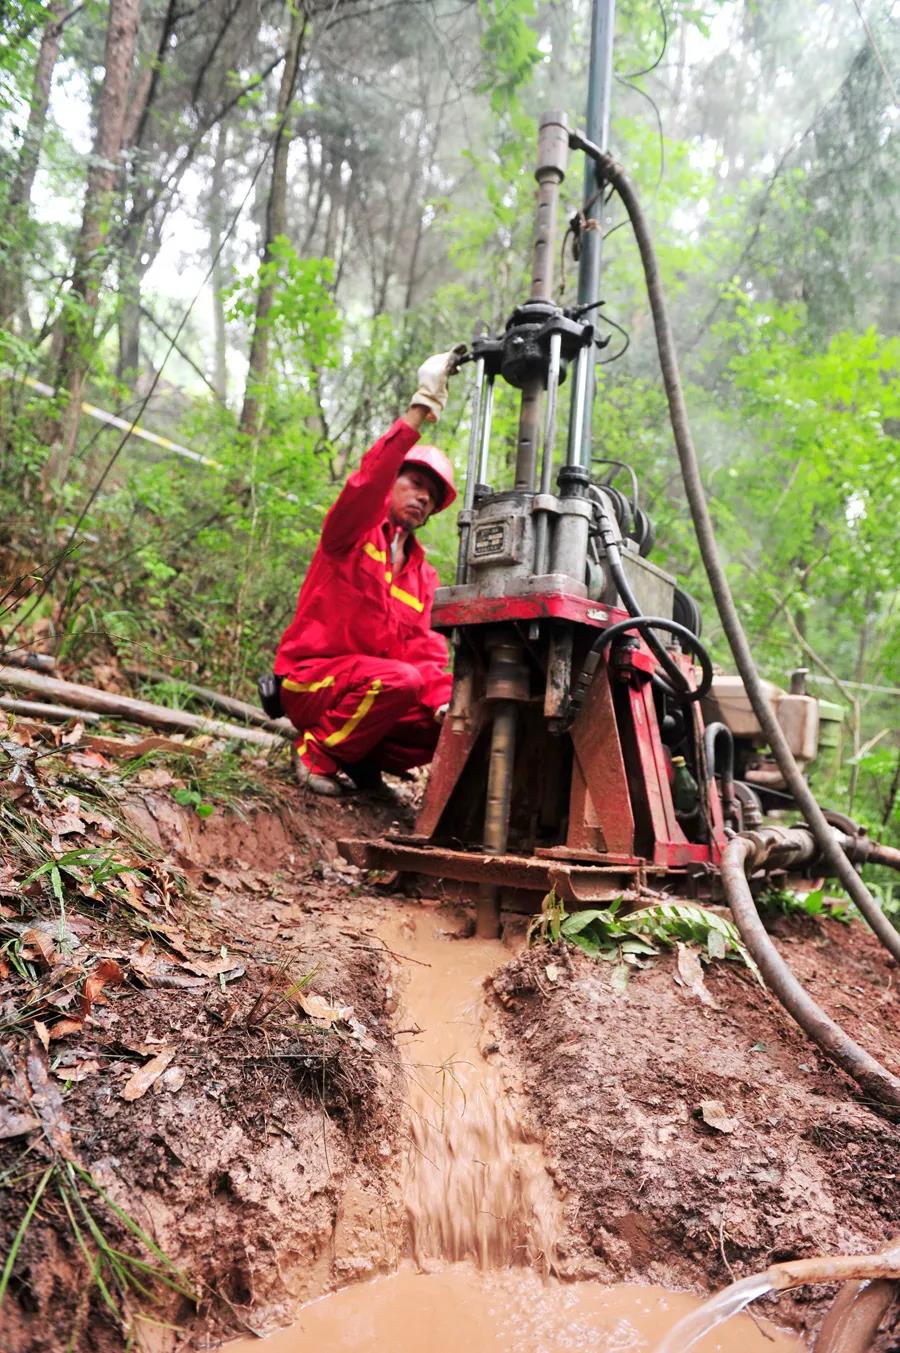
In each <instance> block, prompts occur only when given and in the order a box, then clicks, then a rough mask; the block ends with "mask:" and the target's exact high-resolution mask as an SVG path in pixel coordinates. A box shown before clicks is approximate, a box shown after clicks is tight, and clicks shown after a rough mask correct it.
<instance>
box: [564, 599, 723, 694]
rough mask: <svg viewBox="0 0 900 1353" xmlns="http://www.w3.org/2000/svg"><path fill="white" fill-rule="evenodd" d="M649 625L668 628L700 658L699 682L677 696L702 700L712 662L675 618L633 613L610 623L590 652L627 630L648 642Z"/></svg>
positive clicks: (695, 639) (705, 692)
mask: <svg viewBox="0 0 900 1353" xmlns="http://www.w3.org/2000/svg"><path fill="white" fill-rule="evenodd" d="M651 627H652V628H655V629H661V630H663V629H665V630H668V631H669V633H670V634H674V635H675V636H676V637H677V638H679V639H683V640H684V641H685V644H686V646H687V647H688V648H689V649H690V650H691V651H692V652H693V653H694V655H695V656H696V657H697V658H699V659H700V671H701V676H700V684H699V685H698V686H697V688H696V689H695V690H692V691H688V692H687V694H686V695H685V696H683V697H679V698H683V699H685V700H702V699H703V696H704V695H706V694H707V692H708V691H709V688H710V687H711V686H712V681H713V669H712V662H711V661H710V657H709V654H708V653H707V651H706V649H705V648H704V647H703V645H702V644H701V642H700V640H699V639H698V638H697V636H696V634H692V633H691V631H690V630H689V629H688V628H687V627H686V626H685V625H679V623H678V621H677V620H666V619H665V617H664V616H659V615H633V616H632V617H631V619H630V620H619V621H617V623H616V624H615V625H610V627H609V629H606V630H603V632H602V633H601V634H600V635H599V637H598V638H596V639H595V640H594V642H593V644H592V645H591V652H592V653H602V652H603V650H604V648H606V646H607V644H611V643H612V642H613V640H614V639H618V638H620V637H621V636H622V635H623V634H626V633H627V632H628V631H629V630H640V631H641V633H642V634H643V636H644V638H645V639H646V640H647V642H648V643H649V642H650V636H649V634H648V630H650V629H651ZM651 647H652V645H651ZM678 670H679V671H680V670H681V669H680V668H679V669H678ZM682 676H683V673H682Z"/></svg>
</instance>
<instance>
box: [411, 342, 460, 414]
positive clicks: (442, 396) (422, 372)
mask: <svg viewBox="0 0 900 1353" xmlns="http://www.w3.org/2000/svg"><path fill="white" fill-rule="evenodd" d="M465 351H466V345H465V343H457V345H456V347H455V348H451V349H450V351H449V352H436V353H435V354H434V356H433V357H429V358H428V360H427V362H423V363H422V365H421V366H420V367H419V372H418V375H417V377H416V379H417V380H418V382H419V388H418V390H417V391H416V393H415V394H414V395H413V397H412V399H411V400H410V401H409V402H410V404H424V405H425V408H426V409H427V410H428V416H427V418H426V420H425V421H426V422H428V423H436V422H437V420H438V418H440V416H441V414H442V413H443V412H444V408H445V406H446V403H447V396H448V394H449V391H448V389H447V381H448V380H449V378H450V377H451V376H452V375H453V373H454V372H455V371H456V369H457V368H458V366H459V359H460V358H461V357H462V356H463V354H464V353H465Z"/></svg>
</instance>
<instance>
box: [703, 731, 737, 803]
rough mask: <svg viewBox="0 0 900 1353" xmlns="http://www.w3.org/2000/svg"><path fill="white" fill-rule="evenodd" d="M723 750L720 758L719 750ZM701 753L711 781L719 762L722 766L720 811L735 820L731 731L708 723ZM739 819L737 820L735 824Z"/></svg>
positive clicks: (732, 740) (704, 732)
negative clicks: (702, 752) (704, 758)
mask: <svg viewBox="0 0 900 1353" xmlns="http://www.w3.org/2000/svg"><path fill="white" fill-rule="evenodd" d="M723 747H724V749H725V754H724V756H722V757H720V755H719V752H720V749H721V748H723ZM703 751H704V755H705V756H706V772H707V774H708V776H709V778H710V780H713V779H714V778H715V774H716V771H717V769H718V763H719V761H720V760H721V761H722V762H723V763H724V764H723V765H722V769H721V771H720V772H719V773H720V774H721V776H722V795H721V798H722V810H723V812H724V814H725V817H726V818H731V819H732V821H734V820H735V815H736V814H737V812H738V805H737V803H736V802H735V797H734V738H733V737H732V735H731V729H730V728H729V727H728V726H727V724H724V723H708V724H707V725H706V727H705V728H704V730H703ZM739 824H740V819H739V818H738V819H737V824H736V825H739Z"/></svg>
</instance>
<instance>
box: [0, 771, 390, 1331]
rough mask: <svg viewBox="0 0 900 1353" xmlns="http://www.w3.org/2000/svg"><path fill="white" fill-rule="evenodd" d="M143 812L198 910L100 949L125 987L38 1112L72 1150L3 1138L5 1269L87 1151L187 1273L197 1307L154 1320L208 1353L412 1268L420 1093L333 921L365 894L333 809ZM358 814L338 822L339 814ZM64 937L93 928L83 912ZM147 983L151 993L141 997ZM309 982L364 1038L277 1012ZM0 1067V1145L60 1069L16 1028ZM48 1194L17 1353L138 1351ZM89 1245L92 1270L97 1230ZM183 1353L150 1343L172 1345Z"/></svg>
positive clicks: (108, 937) (117, 936) (31, 1251)
mask: <svg viewBox="0 0 900 1353" xmlns="http://www.w3.org/2000/svg"><path fill="white" fill-rule="evenodd" d="M125 807H126V809H127V812H128V815H129V817H130V819H131V821H132V822H133V823H134V824H135V825H136V826H137V827H138V828H140V830H141V831H142V832H143V834H144V835H145V836H146V837H149V838H155V840H156V841H157V842H158V843H159V845H160V846H161V847H162V849H163V851H164V852H165V858H166V859H167V860H168V861H169V863H171V864H174V865H176V866H180V867H181V868H182V869H183V870H184V871H185V872H186V874H187V875H188V877H189V879H190V881H191V883H192V884H193V885H194V892H193V895H192V897H189V899H188V902H187V903H186V904H184V905H183V906H180V905H177V904H175V903H174V902H173V903H172V914H169V915H167V916H166V917H165V920H166V921H168V922H169V925H168V927H164V931H165V933H158V934H157V935H156V936H155V941H151V942H150V945H149V947H148V945H147V943H146V936H145V935H141V934H134V933H129V932H127V931H125V932H122V931H121V930H119V931H118V932H116V931H115V928H114V931H113V933H106V934H104V935H102V936H100V937H99V938H98V936H97V935H96V934H94V933H93V932H92V936H91V937H92V939H93V941H94V946H95V947H97V946H99V948H101V949H103V950H104V951H105V952H107V953H109V954H113V955H115V956H116V958H117V959H118V961H119V962H120V964H121V966H122V968H123V970H124V971H125V972H126V974H127V976H126V984H125V985H124V986H122V987H121V988H120V989H119V990H118V991H116V992H113V993H107V994H108V997H109V1003H108V1004H106V1005H104V1004H101V1002H100V1001H98V1002H97V1003H96V1004H95V1005H94V1007H93V1009H92V1011H91V1013H90V1017H89V1018H88V1019H87V1020H86V1021H85V1024H84V1028H83V1030H82V1031H81V1032H80V1033H78V1034H76V1035H74V1036H70V1037H69V1038H67V1039H66V1040H64V1041H63V1040H60V1042H58V1043H56V1042H52V1043H51V1044H50V1049H49V1054H48V1056H49V1068H50V1075H49V1085H50V1092H49V1093H50V1094H51V1096H52V1100H53V1104H52V1109H47V1111H46V1112H44V1111H41V1113H40V1114H39V1117H40V1119H41V1122H42V1124H44V1125H45V1132H46V1124H47V1122H48V1121H51V1120H52V1123H53V1125H54V1130H58V1133H59V1134H60V1137H59V1141H58V1142H57V1143H55V1144H54V1143H51V1144H50V1146H49V1147H47V1146H46V1145H45V1143H44V1141H42V1140H41V1139H40V1138H39V1137H36V1136H35V1135H32V1136H31V1137H28V1136H24V1135H13V1136H10V1135H9V1133H8V1132H6V1131H0V1138H6V1139H5V1140H0V1150H2V1167H3V1169H4V1170H5V1171H8V1173H6V1174H4V1176H3V1182H4V1184H5V1187H4V1188H2V1189H0V1225H2V1232H3V1252H4V1254H5V1253H7V1252H8V1250H9V1247H10V1245H11V1243H12V1240H13V1236H14V1234H15V1231H16V1228H17V1226H18V1224H19V1222H20V1220H21V1217H22V1215H23V1212H24V1210H25V1207H26V1205H27V1203H28V1200H29V1197H30V1196H31V1195H32V1194H33V1192H34V1188H35V1183H36V1181H37V1179H38V1176H39V1173H40V1169H43V1167H44V1164H45V1160H46V1159H47V1158H48V1157H51V1158H52V1156H53V1153H54V1152H55V1150H56V1146H59V1148H60V1150H61V1151H62V1157H63V1158H65V1157H66V1155H67V1154H68V1153H69V1145H71V1148H72V1156H73V1158H74V1159H75V1160H76V1161H77V1162H78V1163H79V1164H80V1165H81V1166H83V1167H84V1168H85V1169H86V1170H88V1171H89V1172H90V1174H91V1176H92V1177H93V1179H94V1180H95V1181H96V1183H97V1184H99V1185H100V1186H101V1187H102V1188H103V1189H104V1190H105V1191H106V1192H107V1193H108V1195H109V1197H110V1198H111V1199H112V1200H113V1201H114V1203H116V1204H118V1205H119V1206H121V1207H122V1208H124V1209H126V1210H127V1212H128V1214H129V1215H130V1216H131V1217H132V1218H133V1219H134V1220H135V1221H136V1222H137V1223H138V1224H139V1225H140V1226H141V1227H142V1228H143V1229H144V1230H145V1231H146V1232H147V1233H149V1234H150V1235H151V1236H152V1237H153V1238H154V1240H155V1241H156V1242H157V1244H158V1245H159V1246H160V1247H161V1248H162V1250H163V1251H164V1252H165V1253H166V1255H168V1256H169V1258H170V1259H171V1260H172V1261H173V1263H174V1264H175V1265H177V1267H178V1268H179V1269H180V1270H181V1271H182V1272H183V1273H184V1274H185V1275H186V1277H187V1281H188V1283H189V1285H190V1287H191V1288H192V1289H193V1290H194V1291H195V1293H196V1294H197V1296H198V1298H199V1301H198V1303H196V1304H194V1305H192V1303H191V1302H189V1301H188V1300H186V1299H185V1298H183V1297H179V1296H177V1295H170V1297H169V1298H168V1299H165V1298H166V1292H165V1290H163V1291H162V1292H161V1293H159V1292H158V1293H157V1295H161V1296H162V1297H163V1298H164V1300H163V1303H162V1309H161V1310H160V1311H159V1312H158V1314H160V1315H161V1316H162V1317H163V1318H164V1319H167V1320H171V1321H175V1322H177V1323H178V1324H181V1325H182V1326H183V1327H184V1328H186V1329H187V1330H188V1331H189V1332H190V1334H191V1340H190V1342H191V1343H194V1344H196V1345H204V1344H208V1343H209V1342H210V1341H213V1342H217V1341H218V1337H221V1336H223V1335H224V1334H226V1333H234V1332H239V1331H242V1330H243V1331H250V1330H253V1331H255V1330H261V1329H263V1328H266V1327H272V1326H273V1325H278V1324H284V1323H286V1322H288V1321H289V1320H290V1318H291V1316H292V1314H293V1312H294V1310H295V1309H296V1305H297V1304H298V1303H299V1302H301V1301H304V1300H307V1299H309V1298H310V1297H312V1296H316V1295H318V1294H319V1293H321V1292H322V1291H327V1290H329V1289H331V1288H333V1287H335V1286H338V1285H340V1284H342V1283H346V1282H348V1281H353V1280H355V1279H358V1278H361V1277H366V1276H369V1275H371V1274H373V1273H376V1272H386V1271H390V1270H391V1269H393V1268H394V1267H395V1265H396V1264H397V1262H398V1259H399V1256H400V1251H401V1246H402V1229H403V1228H402V1211H401V1206H400V1200H399V1196H398V1193H397V1180H398V1179H399V1177H400V1173H401V1170H400V1167H399V1161H400V1157H401V1156H402V1153H403V1145H404V1143H403V1139H402V1131H403V1123H402V1117H401V1115H400V1112H399V1104H400V1101H401V1100H402V1097H403V1082H402V1078H401V1074H400V1066H399V1060H398V1057H397V1053H396V1048H395V1043H394V1039H393V1034H392V1029H391V1009H392V996H391V992H392V986H391V970H390V967H389V960H388V957H387V955H386V954H385V953H384V951H383V947H382V946H380V945H378V944H377V943H376V942H375V941H374V940H373V939H372V938H371V937H368V936H365V935H360V933H359V932H358V931H357V930H356V929H355V928H353V927H352V926H349V925H348V923H347V920H346V918H345V917H344V915H343V913H342V909H341V906H340V905H339V904H338V905H335V892H337V894H338V895H339V897H340V899H341V900H343V899H344V897H345V896H346V894H347V893H348V889H347V888H346V885H345V883H344V882H342V876H341V875H339V874H337V873H336V872H335V871H333V869H332V864H331V860H332V856H333V854H334V853H335V852H334V847H333V844H332V843H331V842H330V841H329V839H328V838H329V834H330V827H331V826H332V825H333V824H332V823H330V822H329V823H322V822H320V820H319V809H318V805H310V806H309V807H308V809H307V810H306V811H302V810H301V811H295V812H293V813H285V814H281V815H279V814H276V813H272V812H260V813H252V812H251V813H250V814H249V815H248V817H247V818H246V819H245V820H243V821H242V820H241V819H240V818H236V817H232V816H231V815H227V816H216V817H214V818H211V819H209V820H208V821H206V822H203V821H201V819H199V818H198V817H197V816H196V815H195V814H194V813H192V812H189V811H186V810H185V809H182V808H179V807H178V805H177V804H175V803H174V802H173V801H172V800H171V798H170V797H169V796H168V795H166V794H161V793H153V792H147V793H145V794H143V795H139V796H136V797H133V798H131V799H130V800H129V801H128V802H127V804H126V805H125ZM298 808H299V804H298ZM355 812H356V809H355V808H349V807H348V808H347V809H343V810H342V815H343V817H344V820H345V821H346V820H348V819H349V820H352V819H353V817H354V815H355ZM372 816H373V815H372V813H371V812H370V814H369V820H371V818H372ZM384 825H387V823H386V822H385V824H384ZM161 919H162V918H161ZM173 920H177V925H173V924H172V922H173ZM69 924H70V926H71V927H72V928H74V929H77V930H78V932H79V933H82V934H84V933H85V932H84V930H83V929H82V924H81V920H80V918H79V917H78V916H77V914H76V913H75V912H74V911H73V912H72V913H71V915H70V921H69ZM87 924H88V923H87V921H86V920H85V921H84V925H85V926H86V925H87ZM94 930H96V926H94ZM223 944H224V945H225V946H226V949H227V954H228V961H227V962H225V963H224V964H222V965H221V966H224V968H225V969H226V970H227V971H226V972H225V974H223V977H222V978H221V979H218V978H217V977H216V975H215V974H212V975H210V976H207V977H201V976H197V975H196V972H195V974H193V975H192V974H191V972H190V960H196V962H197V963H199V964H200V966H201V967H202V965H203V963H204V962H206V963H208V964H209V965H210V967H211V968H213V969H215V968H216V967H218V966H220V965H219V963H218V959H219V954H220V953H221V952H222V948H221V946H222V945H223ZM173 946H174V948H173ZM148 948H149V952H148ZM182 957H183V958H184V959H185V962H184V963H181V962H180V959H181V958H182ZM139 960H140V962H141V967H140V969H139V968H138V966H137V965H138V961H139ZM149 964H152V965H154V966H153V967H150V966H148V965H149ZM132 973H135V974H138V973H139V974H140V980H141V981H145V980H146V981H148V982H149V983H150V985H149V986H146V987H144V988H143V989H138V988H137V987H135V986H131V985H130V981H129V979H131V975H132ZM310 974H312V977H311V978H310V979H309V980H308V981H304V979H307V978H309V975H310ZM10 976H11V977H12V976H14V974H10ZM133 980H135V981H137V976H135V978H134V979H133ZM295 983H303V986H302V990H301V993H300V994H301V995H302V996H305V995H307V994H309V993H314V994H317V995H318V996H319V998H320V999H323V1000H324V1001H326V1002H327V1005H328V1006H331V1007H352V1021H353V1022H352V1024H351V1023H350V1022H349V1021H350V1017H349V1016H348V1017H347V1018H342V1019H339V1020H333V1021H331V1022H329V1020H328V1017H327V1015H326V1018H325V1019H324V1020H319V1021H318V1022H316V1021H313V1020H311V1019H310V1018H308V1017H307V1015H306V1014H305V1012H304V1011H303V1009H302V1008H300V1007H298V1005H297V1003H296V1001H294V1000H293V999H290V998H289V999H286V1000H281V1001H279V1000H278V999H277V998H278V996H279V994H281V993H285V992H288V991H289V989H290V988H291V987H292V986H293V985H294V984H295ZM165 1050H171V1051H172V1056H171V1058H170V1065H169V1066H168V1068H167V1069H166V1071H165V1074H164V1075H162V1076H160V1077H159V1078H158V1079H157V1080H156V1081H155V1082H154V1083H153V1085H152V1086H151V1087H150V1088H149V1089H148V1090H147V1091H146V1092H145V1093H143V1094H142V1095H141V1097H139V1098H137V1099H135V1100H133V1101H132V1100H129V1099H126V1098H123V1093H122V1092H123V1089H124V1088H125V1086H126V1085H127V1084H128V1082H129V1080H130V1078H131V1077H132V1076H133V1075H134V1073H135V1070H136V1069H137V1068H139V1067H141V1066H142V1065H145V1064H146V1063H147V1061H148V1058H151V1057H153V1056H155V1055H156V1054H158V1053H159V1052H164V1051H165ZM59 1053H63V1054H64V1062H65V1063H66V1064H69V1063H71V1065H72V1072H71V1074H72V1077H73V1079H72V1080H71V1081H69V1082H66V1078H65V1071H64V1070H62V1071H61V1080H62V1083H60V1079H55V1078H54V1073H53V1071H52V1068H53V1067H54V1066H55V1065H56V1061H55V1058H56V1057H57V1056H58V1054H59ZM3 1056H4V1062H3V1065H4V1068H5V1072H6V1074H5V1075H4V1076H3V1078H2V1081H0V1129H5V1128H6V1127H10V1126H11V1127H12V1128H15V1127H16V1125H17V1124H16V1122H15V1121H14V1120H13V1118H12V1117H11V1116H10V1115H11V1112H14V1111H17V1106H19V1104H20V1101H21V1098H22V1096H23V1094H25V1095H31V1093H32V1089H33V1086H34V1070H35V1068H34V1064H33V1063H32V1061H31V1060H29V1059H30V1058H32V1057H37V1058H38V1059H39V1060H41V1059H42V1051H41V1049H40V1047H38V1046H37V1044H36V1043H35V1041H34V1039H33V1034H32V1032H31V1030H30V1029H22V1030H16V1031H15V1032H14V1033H13V1035H12V1036H10V1034H6V1035H5V1036H4V1046H3ZM44 1065H45V1067H46V1066H48V1063H47V1062H46V1061H45V1062H44ZM82 1072H83V1073H84V1078H83V1079H78V1077H79V1075H81V1073H82ZM37 1074H38V1076H40V1072H37ZM29 1077H31V1084H29ZM44 1079H45V1081H46V1080H47V1079H48V1078H47V1075H46V1071H45V1073H44ZM35 1103H36V1101H35ZM32 1107H34V1105H33V1106H32ZM4 1115H5V1117H4ZM67 1143H68V1144H69V1145H67ZM51 1148H52V1150H51ZM35 1166H37V1167H39V1168H38V1169H37V1170H36V1169H35ZM54 1182H55V1181H54V1179H51V1185H50V1187H49V1188H48V1190H47V1193H46V1196H45V1197H44V1198H43V1199H42V1205H41V1206H40V1207H39V1208H38V1210H37V1212H36V1214H35V1216H34V1220H33V1221H32V1222H31V1225H30V1226H29V1227H28V1230H27V1232H26V1233H25V1237H24V1241H23V1242H22V1245H21V1247H20V1249H19V1251H18V1255H17V1257H16V1262H15V1265H14V1267H13V1272H12V1280H11V1283H10V1289H9V1292H8V1294H7V1298H6V1300H5V1301H4V1303H3V1306H2V1310H0V1329H2V1340H0V1343H2V1347H3V1349H4V1350H5V1353H25V1351H26V1350H27V1353H49V1351H50V1350H54V1351H55V1350H57V1349H59V1350H62V1349H65V1348H69V1347H74V1348H77V1349H91V1350H95V1349H100V1350H106V1349H109V1350H113V1349H120V1348H122V1347H123V1337H124V1336H123V1332H122V1329H121V1328H120V1327H119V1326H118V1324H117V1322H116V1320H115V1319H114V1318H113V1317H112V1316H111V1314H110V1312H109V1311H108V1310H107V1309H106V1307H105V1303H104V1300H103V1297H102V1293H101V1290H100V1289H99V1288H98V1286H96V1285H94V1286H92V1285H91V1284H90V1283H89V1282H88V1281H86V1270H85V1260H84V1256H83V1254H82V1252H81V1251H80V1247H79V1244H78V1242H77V1235H76V1234H75V1232H74V1231H73V1228H72V1225H71V1223H70V1221H69V1219H68V1218H67V1215H66V1211H65V1204H64V1202H63V1200H62V1198H61V1197H56V1196H54V1189H53V1184H54ZM10 1184H12V1187H10ZM82 1191H83V1192H84V1193H85V1194H86V1195H87V1197H88V1201H89V1202H93V1203H94V1204H97V1206H96V1207H95V1209H94V1210H95V1212H96V1215H97V1217H98V1219H100V1220H101V1223H102V1226H103V1228H104V1230H105V1231H106V1233H107V1235H108V1239H109V1240H110V1242H111V1243H112V1244H114V1245H118V1246H120V1247H121V1248H122V1249H123V1250H131V1251H133V1252H137V1253H141V1252H142V1251H141V1248H140V1246H135V1244H134V1241H133V1239H132V1238H131V1237H130V1236H129V1235H128V1232H127V1228H126V1227H124V1226H123V1225H120V1224H118V1222H117V1218H116V1215H115V1212H114V1211H110V1209H109V1207H108V1206H104V1205H102V1204H99V1203H98V1197H97V1195H96V1194H92V1193H91V1191H90V1190H89V1189H87V1190H85V1189H83V1190H82ZM75 1215H76V1220H79V1212H78V1205H77V1202H76V1204H75ZM81 1229H82V1232H83V1233H85V1234H87V1239H88V1241H89V1242H91V1243H90V1245H89V1249H90V1250H91V1251H92V1252H93V1251H94V1249H95V1246H94V1244H93V1238H92V1237H91V1236H90V1234H89V1232H87V1233H86V1232H85V1222H84V1219H83V1218H81ZM144 1257H145V1258H149V1257H151V1256H148V1255H146V1253H145V1254H144ZM106 1279H107V1285H108V1286H110V1287H111V1286H112V1284H111V1280H110V1275H109V1274H107V1275H106ZM117 1304H119V1305H120V1309H122V1310H126V1309H127V1307H128V1305H129V1303H128V1302H127V1301H126V1302H121V1303H119V1302H117ZM134 1305H135V1306H138V1307H146V1305H147V1303H146V1302H142V1301H140V1300H137V1301H135V1302H134ZM171 1342H172V1340H171V1338H170V1337H168V1336H166V1335H165V1334H164V1333H160V1332H159V1331H156V1332H154V1345H155V1346H159V1344H160V1343H161V1344H163V1345H166V1344H168V1343H171Z"/></svg>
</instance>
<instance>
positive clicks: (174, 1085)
mask: <svg viewBox="0 0 900 1353" xmlns="http://www.w3.org/2000/svg"><path fill="white" fill-rule="evenodd" d="M185 1074H186V1073H185V1070H184V1067H183V1066H170V1067H169V1069H168V1071H164V1072H163V1073H162V1075H161V1076H160V1078H159V1083H160V1085H161V1086H162V1088H163V1089H164V1090H168V1091H169V1093H170V1094H173V1095H174V1094H175V1092H176V1091H177V1090H180V1089H181V1087H182V1085H184V1077H185Z"/></svg>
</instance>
